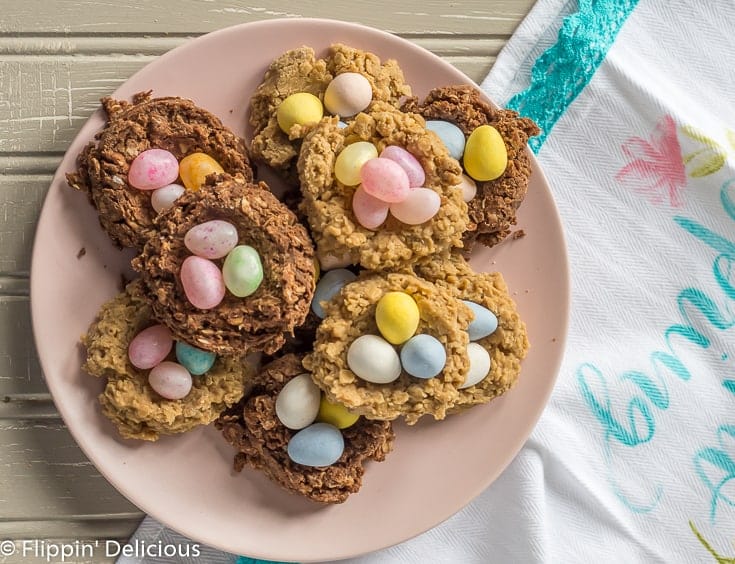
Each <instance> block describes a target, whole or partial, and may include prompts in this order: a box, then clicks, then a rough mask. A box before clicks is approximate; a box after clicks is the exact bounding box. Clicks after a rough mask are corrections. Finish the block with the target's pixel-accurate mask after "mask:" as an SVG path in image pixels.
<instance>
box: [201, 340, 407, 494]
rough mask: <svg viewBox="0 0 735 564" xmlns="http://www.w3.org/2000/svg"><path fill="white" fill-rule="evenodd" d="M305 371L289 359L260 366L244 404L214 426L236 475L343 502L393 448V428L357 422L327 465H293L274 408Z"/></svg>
mask: <svg viewBox="0 0 735 564" xmlns="http://www.w3.org/2000/svg"><path fill="white" fill-rule="evenodd" d="M304 372H305V370H304V368H303V366H302V364H301V357H300V356H296V355H293V354H288V355H285V356H283V357H281V358H279V359H277V360H274V361H273V362H271V363H270V364H268V365H266V366H265V367H263V369H262V370H261V371H260V373H259V374H258V375H257V376H256V379H255V385H254V387H253V388H252V390H250V392H249V393H248V394H246V396H245V397H244V398H243V399H242V401H241V402H240V403H239V404H237V405H236V406H234V407H232V408H231V409H229V410H228V411H227V412H225V413H223V414H222V416H221V417H220V418H219V419H218V420H217V421H216V423H215V424H216V426H217V428H219V429H221V430H222V434H223V435H224V437H225V440H227V442H228V443H230V444H231V445H232V446H234V447H235V449H237V454H236V455H235V463H234V465H235V470H237V471H238V472H239V471H241V470H242V469H243V468H244V467H246V466H249V467H251V468H255V469H257V470H262V471H263V472H265V474H266V475H267V476H268V477H269V478H270V479H271V480H273V481H274V482H276V483H277V484H279V485H280V486H282V487H284V488H285V489H287V490H289V491H291V492H295V493H298V494H301V495H304V496H306V497H308V498H310V499H312V500H314V501H320V502H323V503H342V502H343V501H345V500H346V499H347V497H348V496H349V495H350V494H352V493H355V492H356V491H358V490H359V489H360V486H361V485H362V476H363V474H364V472H365V463H366V462H367V461H369V460H375V461H378V462H380V461H382V460H384V459H385V457H386V455H387V454H388V453H389V452H390V451H391V450H392V449H393V439H394V434H393V429H392V426H391V423H390V422H388V421H369V420H366V419H364V418H361V419H360V420H358V422H357V423H355V424H354V425H352V426H351V427H348V428H346V429H343V430H342V435H343V437H344V445H345V448H344V452H343V453H342V456H341V457H340V458H339V459H338V460H337V461H336V462H335V463H334V464H332V465H331V466H325V467H313V466H304V465H301V464H298V463H296V462H293V461H292V460H291V459H290V458H289V456H288V453H287V446H288V442H289V441H290V440H291V437H293V435H294V434H295V433H296V431H292V430H290V429H288V428H286V427H285V426H284V425H283V424H282V423H281V422H280V421H279V420H278V417H277V416H276V410H275V404H276V398H277V397H278V393H279V392H280V391H281V389H282V388H283V386H284V385H285V384H286V383H287V382H288V381H289V380H291V379H292V378H294V377H295V376H298V375H299V374H303V373H304Z"/></svg>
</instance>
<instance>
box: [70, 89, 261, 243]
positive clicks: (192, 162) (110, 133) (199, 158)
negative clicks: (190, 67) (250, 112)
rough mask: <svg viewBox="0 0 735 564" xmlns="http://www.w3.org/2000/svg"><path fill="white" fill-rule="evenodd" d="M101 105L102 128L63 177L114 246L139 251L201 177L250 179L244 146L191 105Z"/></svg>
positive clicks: (142, 96) (147, 99)
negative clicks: (84, 198)
mask: <svg viewBox="0 0 735 564" xmlns="http://www.w3.org/2000/svg"><path fill="white" fill-rule="evenodd" d="M102 107H103V109H104V111H105V113H106V114H107V124H106V125H105V127H104V129H102V131H100V132H99V133H98V134H97V136H96V139H97V140H96V142H92V143H90V144H89V145H88V146H87V147H85V149H84V150H83V151H82V152H81V153H80V155H79V157H78V158H77V170H76V172H73V173H69V174H67V177H66V178H67V181H68V183H69V185H70V186H71V187H72V188H75V189H77V190H80V191H82V192H85V193H86V194H87V195H88V196H89V200H90V202H91V203H92V205H93V206H94V207H95V208H96V209H97V211H98V212H99V220H100V224H101V225H102V228H103V229H104V230H105V231H106V232H107V234H108V235H109V236H110V238H111V239H112V240H113V241H114V242H115V244H116V245H118V246H120V247H135V248H136V249H142V248H143V245H144V244H145V242H146V241H147V240H148V239H149V238H150V237H151V236H152V235H154V234H155V227H154V224H153V222H154V219H155V218H156V216H157V214H158V211H159V210H160V209H163V208H165V207H167V206H168V205H170V203H171V202H172V201H173V200H174V199H175V198H176V197H178V196H180V195H181V194H182V193H183V191H184V186H181V184H182V183H183V184H185V185H186V187H187V188H189V189H193V190H195V189H198V187H199V185H201V183H202V181H203V178H204V177H205V176H206V175H207V174H208V173H211V172H223V171H224V172H227V173H230V174H240V175H242V176H243V177H244V178H246V179H248V180H252V178H253V171H252V168H251V166H250V161H249V158H248V155H247V150H246V147H245V142H244V141H243V140H242V139H241V138H240V137H237V136H236V135H235V134H234V133H232V132H231V131H230V130H229V129H228V128H227V127H225V126H224V125H223V124H222V122H221V121H220V120H219V118H217V117H216V116H215V115H213V114H211V113H210V112H208V111H207V110H204V109H203V108H200V107H198V106H196V105H195V104H194V103H193V102H192V101H191V100H186V99H183V98H175V97H168V98H152V97H151V95H150V92H142V93H139V94H136V95H135V96H134V97H133V101H132V103H130V102H127V101H123V100H114V99H112V98H109V97H108V98H103V99H102ZM179 169H180V170H179ZM177 182H178V184H177Z"/></svg>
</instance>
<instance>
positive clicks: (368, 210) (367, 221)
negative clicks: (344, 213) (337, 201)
mask: <svg viewBox="0 0 735 564" xmlns="http://www.w3.org/2000/svg"><path fill="white" fill-rule="evenodd" d="M389 205H390V204H387V203H385V202H384V201H382V200H378V198H375V197H373V196H371V195H370V194H368V193H367V192H365V189H364V188H363V187H362V186H358V187H357V190H355V193H354V195H353V196H352V211H353V212H354V213H355V219H357V221H358V222H359V223H360V225H362V226H363V227H364V228H365V229H377V228H378V227H380V226H381V225H382V224H383V222H384V221H385V220H386V219H387V218H388V206H389Z"/></svg>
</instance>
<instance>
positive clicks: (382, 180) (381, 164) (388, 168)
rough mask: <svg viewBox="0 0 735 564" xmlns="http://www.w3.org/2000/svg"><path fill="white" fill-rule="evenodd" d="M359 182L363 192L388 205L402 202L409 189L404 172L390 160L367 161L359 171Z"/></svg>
mask: <svg viewBox="0 0 735 564" xmlns="http://www.w3.org/2000/svg"><path fill="white" fill-rule="evenodd" d="M360 182H361V183H362V187H363V188H364V189H365V192H367V193H368V194H370V195H371V196H373V197H375V198H378V199H379V200H383V201H384V202H388V203H394V202H402V201H403V200H405V199H406V197H407V196H408V192H409V190H410V189H411V188H410V187H409V185H408V175H407V174H406V171H405V170H403V168H401V165H399V164H398V163H396V162H395V161H392V160H390V159H381V158H377V159H370V160H369V161H367V162H366V163H365V164H364V165H362V168H361V169H360Z"/></svg>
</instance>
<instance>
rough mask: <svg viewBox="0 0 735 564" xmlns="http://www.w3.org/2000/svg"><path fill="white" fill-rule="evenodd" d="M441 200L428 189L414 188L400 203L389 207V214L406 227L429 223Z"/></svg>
mask: <svg viewBox="0 0 735 564" xmlns="http://www.w3.org/2000/svg"><path fill="white" fill-rule="evenodd" d="M441 203H442V200H441V197H440V196H439V194H437V193H436V192H434V191H433V190H431V189H430V188H414V189H413V190H411V191H410V192H409V193H408V196H406V199H405V200H403V201H402V202H398V203H396V204H391V205H390V213H391V214H392V215H393V217H395V218H396V219H397V220H398V221H402V222H403V223H405V224H407V225H419V224H421V223H424V222H425V221H429V220H430V219H431V218H432V217H434V216H435V215H436V213H437V212H438V211H439V206H441Z"/></svg>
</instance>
